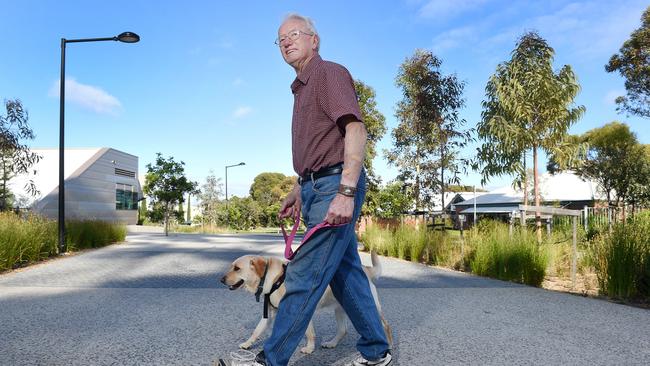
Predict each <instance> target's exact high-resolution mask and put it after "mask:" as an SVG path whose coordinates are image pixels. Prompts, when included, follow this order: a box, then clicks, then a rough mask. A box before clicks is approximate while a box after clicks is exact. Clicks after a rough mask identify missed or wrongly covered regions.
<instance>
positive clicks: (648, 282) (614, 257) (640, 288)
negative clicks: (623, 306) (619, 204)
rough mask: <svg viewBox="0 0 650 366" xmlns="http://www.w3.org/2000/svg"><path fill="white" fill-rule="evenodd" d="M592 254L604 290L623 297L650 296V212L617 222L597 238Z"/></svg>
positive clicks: (616, 296) (605, 292)
mask: <svg viewBox="0 0 650 366" xmlns="http://www.w3.org/2000/svg"><path fill="white" fill-rule="evenodd" d="M590 255H591V257H592V263H593V264H594V267H595V270H596V275H597V277H598V284H599V287H600V290H601V292H602V293H604V294H605V295H608V296H611V297H615V298H621V299H634V298H638V297H641V298H645V299H649V298H650V215H648V214H642V215H638V216H637V217H635V218H632V219H630V220H628V222H626V223H618V224H616V225H614V227H613V230H612V233H611V234H603V235H600V236H599V237H598V238H597V239H596V240H594V242H593V245H592V247H591V251H590Z"/></svg>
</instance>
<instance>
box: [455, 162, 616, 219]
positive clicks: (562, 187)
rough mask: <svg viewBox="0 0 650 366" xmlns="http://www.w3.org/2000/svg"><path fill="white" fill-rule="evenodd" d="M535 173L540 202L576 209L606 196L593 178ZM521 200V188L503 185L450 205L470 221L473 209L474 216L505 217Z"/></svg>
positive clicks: (532, 201)
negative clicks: (587, 179)
mask: <svg viewBox="0 0 650 366" xmlns="http://www.w3.org/2000/svg"><path fill="white" fill-rule="evenodd" d="M539 177H540V179H539V191H540V196H541V202H540V205H542V206H558V207H562V208H567V209H576V210H579V209H583V208H584V207H585V206H589V207H593V206H595V204H596V202H598V201H603V200H605V199H606V197H605V195H604V193H603V192H602V191H601V190H600V189H598V185H597V184H596V183H595V182H591V181H584V180H582V179H581V178H580V177H579V176H577V175H575V174H574V173H571V172H563V173H558V174H555V175H551V174H549V173H544V174H541V175H540V176H539ZM522 204H524V193H523V191H521V190H515V189H513V188H512V187H510V186H506V187H502V188H499V189H495V190H493V191H490V192H488V193H484V194H482V195H480V196H477V197H476V199H474V198H471V199H467V200H464V201H461V202H455V203H454V208H455V211H456V213H457V214H462V215H465V216H466V218H467V221H471V217H472V216H473V215H474V213H476V214H477V216H491V217H503V218H505V217H509V216H510V214H511V213H512V212H513V211H515V212H518V211H519V205H522ZM528 204H529V205H530V206H534V205H535V197H534V196H533V195H532V194H530V195H529V202H528ZM474 207H476V209H474ZM467 221H466V222H467Z"/></svg>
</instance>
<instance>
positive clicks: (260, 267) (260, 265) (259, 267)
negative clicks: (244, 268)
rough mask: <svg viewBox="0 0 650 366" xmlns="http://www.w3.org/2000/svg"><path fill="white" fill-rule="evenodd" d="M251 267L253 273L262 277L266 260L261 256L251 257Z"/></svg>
mask: <svg viewBox="0 0 650 366" xmlns="http://www.w3.org/2000/svg"><path fill="white" fill-rule="evenodd" d="M251 267H253V269H254V270H255V273H257V275H258V276H259V277H260V278H262V276H264V270H265V269H266V260H264V258H262V257H255V258H253V259H251Z"/></svg>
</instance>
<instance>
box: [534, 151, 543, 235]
mask: <svg viewBox="0 0 650 366" xmlns="http://www.w3.org/2000/svg"><path fill="white" fill-rule="evenodd" d="M533 184H534V186H535V206H539V179H538V176H537V146H533ZM535 226H536V227H537V229H536V231H537V243H541V242H542V218H541V214H540V212H539V211H538V210H536V211H535Z"/></svg>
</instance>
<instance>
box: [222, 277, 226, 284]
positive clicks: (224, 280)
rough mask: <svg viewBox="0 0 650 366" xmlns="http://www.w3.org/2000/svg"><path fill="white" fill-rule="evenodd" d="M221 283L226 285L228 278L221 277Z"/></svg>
mask: <svg viewBox="0 0 650 366" xmlns="http://www.w3.org/2000/svg"><path fill="white" fill-rule="evenodd" d="M221 283H223V284H224V285H225V284H226V276H223V277H221Z"/></svg>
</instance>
